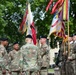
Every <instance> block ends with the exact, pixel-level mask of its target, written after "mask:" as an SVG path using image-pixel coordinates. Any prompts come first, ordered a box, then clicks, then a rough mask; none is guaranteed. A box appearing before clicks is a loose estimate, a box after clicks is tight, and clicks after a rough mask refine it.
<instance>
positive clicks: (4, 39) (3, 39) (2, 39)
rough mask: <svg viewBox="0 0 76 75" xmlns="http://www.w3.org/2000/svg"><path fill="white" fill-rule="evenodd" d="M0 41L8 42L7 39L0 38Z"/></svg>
mask: <svg viewBox="0 0 76 75" xmlns="http://www.w3.org/2000/svg"><path fill="white" fill-rule="evenodd" d="M0 40H1V41H8V38H1V39H0Z"/></svg>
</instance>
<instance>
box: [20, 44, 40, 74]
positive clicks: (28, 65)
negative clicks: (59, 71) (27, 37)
mask: <svg viewBox="0 0 76 75" xmlns="http://www.w3.org/2000/svg"><path fill="white" fill-rule="evenodd" d="M38 50H39V49H38V47H37V46H35V45H33V44H32V43H27V44H26V45H23V46H22V47H21V52H22V57H23V67H22V68H23V71H25V72H26V75H29V73H30V75H37V74H38V71H39V69H40V68H39V66H38Z"/></svg>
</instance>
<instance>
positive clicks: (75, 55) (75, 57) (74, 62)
mask: <svg viewBox="0 0 76 75" xmlns="http://www.w3.org/2000/svg"><path fill="white" fill-rule="evenodd" d="M71 60H72V61H71V63H72V66H73V70H74V75H76V43H75V44H74V45H73V53H72V55H71Z"/></svg>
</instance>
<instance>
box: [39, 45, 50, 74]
mask: <svg viewBox="0 0 76 75" xmlns="http://www.w3.org/2000/svg"><path fill="white" fill-rule="evenodd" d="M39 53H40V56H41V62H42V63H41V75H47V74H48V68H49V61H50V56H49V47H48V45H47V44H44V45H42V46H41V47H40V52H39Z"/></svg>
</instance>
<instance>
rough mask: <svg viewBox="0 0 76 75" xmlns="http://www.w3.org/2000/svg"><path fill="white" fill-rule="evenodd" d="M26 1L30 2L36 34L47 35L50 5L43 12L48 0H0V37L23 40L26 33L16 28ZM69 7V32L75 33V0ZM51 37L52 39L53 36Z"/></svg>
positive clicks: (12, 40)
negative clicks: (48, 8) (46, 10)
mask: <svg viewBox="0 0 76 75" xmlns="http://www.w3.org/2000/svg"><path fill="white" fill-rule="evenodd" d="M27 1H29V2H30V3H31V10H32V12H33V15H34V22H35V25H36V27H37V36H38V37H39V36H40V35H42V34H45V35H48V33H49V29H50V25H51V22H52V18H53V15H51V14H50V12H51V7H50V10H49V11H48V12H45V9H46V6H47V4H48V2H49V0H0V37H2V36H7V37H8V38H9V39H10V41H11V42H14V41H16V40H17V41H19V42H22V41H23V40H24V37H25V35H26V33H25V34H21V33H19V31H18V28H19V25H20V23H21V21H22V18H23V15H24V13H25V8H26V2H27ZM70 7H71V9H70V22H69V23H70V34H73V33H76V31H75V30H76V25H75V23H76V19H75V18H76V10H75V7H76V0H73V1H71V6H70ZM66 33H67V26H66ZM51 38H52V39H53V38H54V36H51Z"/></svg>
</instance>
